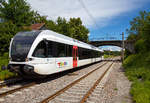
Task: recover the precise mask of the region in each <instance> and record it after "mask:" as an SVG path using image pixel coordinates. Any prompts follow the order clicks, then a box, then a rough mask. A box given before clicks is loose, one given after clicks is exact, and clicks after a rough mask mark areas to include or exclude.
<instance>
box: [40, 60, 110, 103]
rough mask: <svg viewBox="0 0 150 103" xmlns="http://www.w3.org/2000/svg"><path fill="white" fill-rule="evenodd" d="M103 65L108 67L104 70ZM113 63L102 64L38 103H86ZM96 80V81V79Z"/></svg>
mask: <svg viewBox="0 0 150 103" xmlns="http://www.w3.org/2000/svg"><path fill="white" fill-rule="evenodd" d="M105 64H109V66H108V67H107V68H106V67H105V68H104V65H105ZM112 65H113V62H112V63H111V64H110V63H104V64H103V65H101V66H99V67H97V68H96V69H94V70H93V71H91V72H89V73H88V74H86V75H84V76H82V77H81V78H79V79H77V80H75V81H74V82H72V83H70V84H69V85H67V86H66V87H64V88H62V89H61V90H58V91H57V92H56V93H54V94H52V95H50V96H49V97H47V98H45V99H44V100H42V101H41V102H40V103H48V102H50V103H66V102H67V103H84V102H87V100H88V97H89V96H90V95H91V94H92V92H93V91H94V89H97V88H99V87H98V84H99V83H100V81H101V80H102V78H103V77H104V76H105V74H106V73H107V71H108V70H109V69H110V68H111V66H112ZM97 78H98V79H97Z"/></svg>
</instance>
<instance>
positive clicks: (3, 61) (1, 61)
mask: <svg viewBox="0 0 150 103" xmlns="http://www.w3.org/2000/svg"><path fill="white" fill-rule="evenodd" d="M8 62H9V59H8V53H4V54H3V55H0V80H5V79H9V78H12V77H14V76H16V74H14V73H12V72H9V71H8V70H2V69H1V67H2V66H7V65H8Z"/></svg>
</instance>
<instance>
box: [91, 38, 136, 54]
mask: <svg viewBox="0 0 150 103" xmlns="http://www.w3.org/2000/svg"><path fill="white" fill-rule="evenodd" d="M133 43H134V41H127V40H125V41H124V48H125V49H127V50H129V51H130V52H131V53H134V44H133ZM90 44H92V45H94V46H96V47H99V46H105V45H112V46H118V47H122V40H107V41H105V40H102V41H100V40H97V41H90Z"/></svg>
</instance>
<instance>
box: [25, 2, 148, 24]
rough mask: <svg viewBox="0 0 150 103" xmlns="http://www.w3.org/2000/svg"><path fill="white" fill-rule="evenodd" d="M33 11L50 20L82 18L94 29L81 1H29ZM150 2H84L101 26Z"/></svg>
mask: <svg viewBox="0 0 150 103" xmlns="http://www.w3.org/2000/svg"><path fill="white" fill-rule="evenodd" d="M27 1H28V2H29V4H30V5H31V6H32V9H34V10H36V11H38V12H39V13H40V14H41V15H46V16H48V18H49V19H53V20H56V18H57V17H58V16H61V17H65V18H67V19H69V18H70V17H80V18H81V19H82V21H83V23H84V24H85V25H86V26H89V27H92V26H93V24H94V22H93V20H92V19H91V18H90V17H89V15H88V14H87V12H86V11H85V9H84V8H83V7H82V5H81V4H80V2H79V0H27ZM147 1H148V0H83V2H84V4H85V6H86V8H87V9H88V11H89V12H90V14H91V15H92V16H93V17H94V19H95V21H96V22H100V24H99V25H101V26H104V25H107V22H108V21H109V20H110V19H112V18H113V17H115V16H118V15H120V14H121V13H124V12H128V11H131V10H133V9H136V8H139V7H141V6H142V5H143V4H144V3H145V2H147Z"/></svg>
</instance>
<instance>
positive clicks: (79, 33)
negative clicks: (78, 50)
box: [46, 17, 89, 42]
mask: <svg viewBox="0 0 150 103" xmlns="http://www.w3.org/2000/svg"><path fill="white" fill-rule="evenodd" d="M46 26H47V28H48V29H50V30H53V31H55V32H58V33H60V34H64V35H66V36H69V37H72V38H75V39H78V40H81V41H83V42H88V33H89V30H88V29H87V28H86V27H85V26H84V25H82V21H81V19H80V18H70V20H69V21H67V20H66V19H65V18H61V17H58V18H57V20H56V22H53V21H51V20H49V21H47V23H46Z"/></svg>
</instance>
